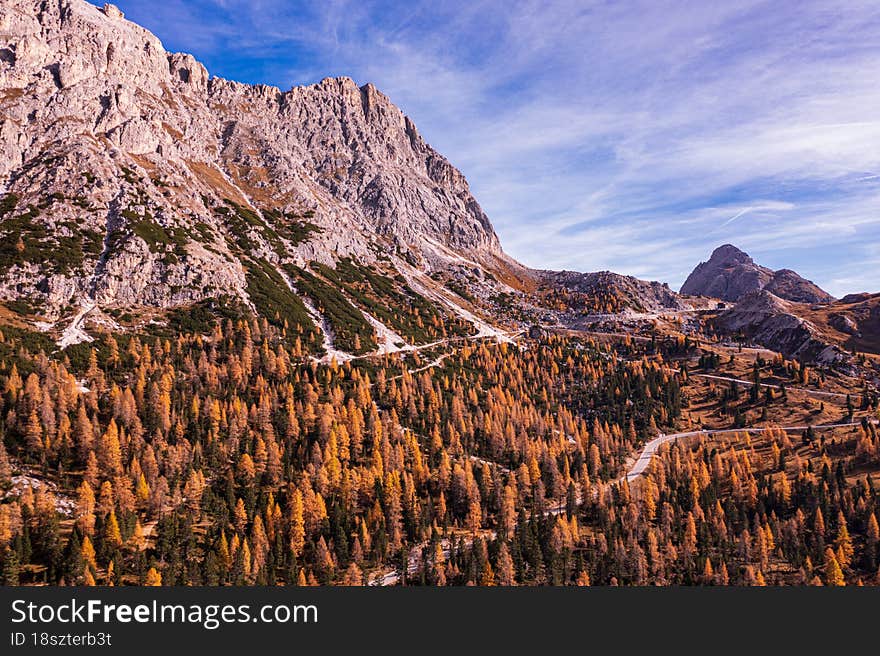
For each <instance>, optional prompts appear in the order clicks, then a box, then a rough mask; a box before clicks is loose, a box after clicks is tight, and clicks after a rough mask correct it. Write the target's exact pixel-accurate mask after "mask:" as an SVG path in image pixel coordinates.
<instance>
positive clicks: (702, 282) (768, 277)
mask: <svg viewBox="0 0 880 656" xmlns="http://www.w3.org/2000/svg"><path fill="white" fill-rule="evenodd" d="M759 290H767V291H768V292H771V293H773V294H775V295H776V296H779V297H780V298H784V299H786V300H789V301H795V302H801V303H828V302H830V301H832V300H834V299H833V297H832V296H831V295H830V294H828V293H827V292H825V291H823V290H822V289H820V288H819V287H818V286H816V285H815V284H814V283H812V282H811V281H809V280H806V279H805V278H802V277H801V276H800V275H798V274H797V273H795V272H794V271H792V270H791V269H780V270H778V271H774V270H772V269H768V268H767V267H764V266H761V265H759V264H757V263H756V262H755V261H754V260H753V259H752V258H751V257H750V256H749V255H748V254H747V253H745V252H744V251H742V250H740V249H739V248H737V247H736V246H733V245H732V244H724V245H723V246H719V247H718V248H716V249H715V250H714V251H712V255H711V257H710V258H709V260H708V261H707V262H701V263H700V264H698V265H697V267H696V268H695V269H694V270H693V272H691V274H690V275H689V276H688V278H687V280H685V282H684V284H683V285H682V286H681V293H682V294H687V295H691V296H709V297H713V298H719V299H721V300H723V301H737V300H739V299H740V298H741V297H742V296H744V295H746V294H748V293H750V292H755V291H759Z"/></svg>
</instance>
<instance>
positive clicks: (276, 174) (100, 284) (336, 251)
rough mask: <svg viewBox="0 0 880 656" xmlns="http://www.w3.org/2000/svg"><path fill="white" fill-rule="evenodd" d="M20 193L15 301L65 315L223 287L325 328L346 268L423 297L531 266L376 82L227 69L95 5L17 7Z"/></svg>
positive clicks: (11, 249)
mask: <svg viewBox="0 0 880 656" xmlns="http://www.w3.org/2000/svg"><path fill="white" fill-rule="evenodd" d="M0 192H2V196H0V239H2V246H0V274H2V276H0V300H5V301H7V302H10V303H17V304H18V305H19V306H20V307H29V308H32V309H34V315H35V316H39V318H40V319H41V320H43V321H47V322H50V323H51V322H56V321H58V320H59V319H62V318H68V319H69V318H70V317H72V316H73V317H74V318H76V317H77V316H78V315H76V314H75V312H76V309H77V308H78V307H84V308H87V309H88V310H87V311H88V312H90V313H91V316H92V317H95V316H97V315H99V314H101V313H110V314H109V315H108V316H105V317H104V320H106V321H110V322H111V323H112V321H113V316H112V315H113V314H114V312H115V315H119V314H120V312H122V313H126V312H128V310H129V309H131V308H145V307H146V308H165V309H167V308H174V307H180V306H186V305H189V304H193V303H200V302H202V303H204V302H214V301H216V300H217V299H221V298H222V299H227V300H228V299H232V300H233V301H235V302H236V303H239V304H241V305H242V306H247V307H250V308H251V309H256V310H258V311H260V312H261V313H262V314H264V315H269V316H270V317H274V318H275V319H278V320H279V321H280V320H281V319H279V316H280V315H279V312H281V314H283V313H284V312H283V311H282V310H283V309H284V308H288V309H289V307H290V306H293V305H297V304H298V301H297V299H298V298H299V297H308V298H304V301H305V307H299V310H300V315H301V316H299V318H298V320H301V323H302V324H303V325H307V324H309V323H310V322H313V323H315V324H319V325H321V324H323V323H325V322H324V319H325V318H326V317H323V316H321V314H322V313H321V312H320V310H321V309H322V308H321V307H318V306H323V307H324V308H325V309H326V308H327V307H328V306H330V305H334V304H331V303H330V302H329V301H328V300H327V299H326V298H317V297H318V296H321V294H320V293H317V292H314V289H315V288H316V287H320V288H321V289H325V286H326V284H330V285H331V286H334V285H335V286H336V287H339V284H341V283H340V281H339V280H336V281H334V280H332V278H333V277H334V275H335V274H334V273H333V271H334V270H335V267H336V265H337V263H339V262H349V263H354V264H352V265H351V266H353V267H355V269H353V270H357V272H358V273H357V274H354V273H352V274H351V275H350V276H349V278H350V280H349V281H348V282H349V283H350V286H352V290H353V289H354V286H356V285H357V284H361V282H362V281H359V280H354V278H356V277H362V275H364V272H363V271H360V269H358V268H357V267H367V268H369V269H370V271H372V273H373V274H377V272H380V273H381V275H382V276H383V280H382V281H381V283H380V282H376V286H378V287H382V286H384V288H385V291H386V292H387V293H388V294H390V293H391V288H392V287H393V288H394V290H395V293H401V294H403V296H401V297H400V298H399V299H398V300H399V301H403V300H406V299H408V300H406V302H401V303H399V305H403V306H406V305H411V303H412V302H416V301H414V300H413V299H415V298H416V297H417V296H424V294H427V293H428V292H430V291H431V290H430V289H428V288H429V287H431V284H432V283H431V281H430V279H429V278H427V276H426V274H427V273H429V272H431V271H435V270H452V271H455V270H458V269H465V270H467V271H468V272H469V273H468V275H469V276H471V277H474V276H475V277H476V278H479V282H480V284H484V285H489V286H495V287H499V288H505V287H506V286H505V285H504V282H502V281H507V282H510V283H511V284H517V281H518V280H520V279H521V278H523V277H526V276H527V272H526V271H525V269H523V268H522V267H521V266H520V265H518V264H517V263H516V262H514V261H513V260H511V259H510V258H509V257H507V256H506V255H505V254H504V252H503V251H502V250H501V246H500V244H499V241H498V237H497V236H496V234H495V232H494V230H493V228H492V225H491V223H490V222H489V219H488V218H487V216H486V214H485V213H484V212H483V210H482V209H481V208H480V205H479V204H478V203H477V201H476V200H475V199H474V198H473V196H472V195H471V193H470V191H469V188H468V184H467V181H466V180H465V178H464V176H463V175H462V174H461V173H460V172H459V171H458V170H457V169H455V168H454V167H453V166H452V165H451V164H450V163H449V162H448V161H447V160H446V159H445V158H444V157H443V156H442V155H440V154H439V153H437V152H436V151H435V150H434V149H433V148H431V146H429V145H428V144H427V143H426V142H425V141H424V140H423V139H422V137H421V136H420V135H419V133H418V131H417V129H416V127H415V125H414V124H413V122H412V121H411V120H410V119H409V118H408V117H406V116H405V115H404V114H403V112H402V111H401V110H400V109H399V108H397V107H396V106H395V105H393V104H392V103H391V101H390V100H389V99H388V98H387V97H386V96H385V95H383V94H382V93H381V92H379V91H378V90H377V89H376V88H375V87H374V86H373V85H371V84H366V85H364V86H360V87H359V86H357V85H356V84H355V83H354V82H353V81H352V80H351V79H349V78H344V77H343V78H332V79H331V78H328V79H325V80H323V81H322V82H320V83H318V84H314V85H310V86H303V87H295V88H293V89H291V90H289V91H284V92H282V91H281V90H279V89H278V88H275V87H271V86H264V85H247V84H240V83H237V82H231V81H227V80H224V79H220V78H216V77H210V76H209V75H208V72H207V71H206V70H205V68H204V66H202V64H200V63H199V62H198V61H196V60H195V59H194V58H193V57H192V56H190V55H187V54H181V53H169V52H166V51H165V49H164V48H163V46H162V44H161V42H160V41H159V39H157V38H156V37H155V36H154V35H153V34H151V33H150V32H148V31H147V30H145V29H143V28H141V27H139V26H138V25H135V24H134V23H131V22H129V21H127V20H125V18H124V17H123V15H122V13H121V12H120V11H119V10H118V9H117V8H116V7H114V6H113V5H104V7H103V9H98V8H97V7H95V6H93V5H91V4H89V3H87V2H84V1H83V0H62V1H60V2H43V1H41V0H4V2H3V5H2V7H0ZM321 266H325V267H329V270H320V267H321ZM315 276H317V278H318V280H317V281H315V280H313V279H312V278H313V277H315ZM419 281H421V282H419ZM419 286H421V287H422V288H423V289H422V292H423V293H422V292H416V291H415V290H414V287H419ZM305 288H309V289H312V292H313V293H311V294H310V295H309V294H308V293H306V292H303V289H305ZM352 290H349V292H347V293H346V298H338V297H337V298H335V299H334V303H335V305H334V307H337V308H338V307H339V306H340V304H347V303H349V302H350V301H351V298H352V297H353V296H354V294H355V292H354V291H352ZM328 293H329V292H328ZM377 293H378V292H377ZM337 296H338V294H337ZM374 300H375V299H374ZM386 300H387V299H386ZM440 300H441V301H442V302H440V301H438V303H437V304H439V305H440V306H443V307H445V308H446V309H447V310H449V312H450V313H452V314H456V313H457V314H462V313H460V312H459V311H458V309H457V306H456V305H455V303H456V300H455V297H454V296H453V297H449V296H448V295H446V296H444V297H443V298H442V299H440ZM450 303H451V304H452V308H451V309H450V308H449V307H448V306H449V305H450ZM299 305H302V304H299ZM357 305H358V306H357V307H352V308H346V309H344V310H340V312H341V313H342V314H346V313H347V314H352V313H354V314H361V313H364V312H365V305H367V303H366V302H362V303H360V304H357ZM305 312H308V314H309V315H310V316H309V317H306V316H305ZM116 318H118V316H117V317H116ZM282 318H284V319H286V320H288V324H290V320H292V319H293V317H292V316H288V317H286V318H285V317H282ZM367 319H368V320H369V323H370V324H371V325H370V328H371V329H372V331H373V332H374V333H375V332H376V331H377V330H379V331H380V332H381V331H382V328H381V327H380V328H377V327H376V326H375V324H376V323H378V320H377V319H376V318H375V317H374V316H371V317H367ZM327 328H328V329H329V332H332V331H333V327H332V326H327ZM325 332H327V331H325Z"/></svg>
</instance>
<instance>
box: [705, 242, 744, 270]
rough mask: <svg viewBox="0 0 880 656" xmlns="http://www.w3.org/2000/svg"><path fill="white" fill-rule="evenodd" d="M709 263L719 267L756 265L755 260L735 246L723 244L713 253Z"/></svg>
mask: <svg viewBox="0 0 880 656" xmlns="http://www.w3.org/2000/svg"><path fill="white" fill-rule="evenodd" d="M709 262H710V263H712V264H716V265H718V266H731V265H734V264H754V260H752V258H751V257H750V256H749V254H748V253H745V252H743V251H741V250H740V249H738V248H737V247H736V246H734V245H733V244H723V245H721V246H719V247H718V248H716V249H715V250H714V251H712V255H711V256H710V257H709Z"/></svg>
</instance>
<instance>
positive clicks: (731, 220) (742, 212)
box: [721, 207, 755, 228]
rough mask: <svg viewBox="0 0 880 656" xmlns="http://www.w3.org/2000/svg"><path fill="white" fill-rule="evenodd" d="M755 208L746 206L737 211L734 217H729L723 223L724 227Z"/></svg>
mask: <svg viewBox="0 0 880 656" xmlns="http://www.w3.org/2000/svg"><path fill="white" fill-rule="evenodd" d="M753 209H755V208H754V207H746V208H744V209H741V210H740V211H739V212H737V213H736V214H734V215H733V216H732V217H730V218H729V219H727V221H725V222H724V223H722V224H721V227H722V228H723V227H724V226H726V225H730V224H731V223H733V222H734V221H736V220H737V219H738V218H739V217H741V216H742V215H743V214H745V213H746V212H751V211H752V210H753Z"/></svg>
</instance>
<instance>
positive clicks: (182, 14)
mask: <svg viewBox="0 0 880 656" xmlns="http://www.w3.org/2000/svg"><path fill="white" fill-rule="evenodd" d="M117 4H118V5H119V7H120V8H121V9H122V10H123V11H124V12H125V13H126V16H127V17H128V18H130V19H132V20H134V21H136V22H138V23H140V24H142V25H144V26H145V27H147V28H149V29H150V30H151V31H153V32H154V33H155V34H156V35H157V36H158V37H159V38H160V39H161V40H162V42H163V43H164V45H165V46H166V48H167V49H169V50H183V51H187V52H191V53H193V54H194V55H195V56H196V57H197V58H198V59H200V60H201V61H202V62H204V63H205V65H206V66H207V67H208V70H209V72H210V73H211V74H212V75H217V76H221V77H226V78H231V79H236V80H240V81H244V82H263V83H268V84H274V85H277V86H279V87H281V88H282V89H287V88H290V87H291V86H293V85H297V84H308V83H312V82H316V81H318V80H320V79H322V78H324V77H326V76H336V75H348V76H350V77H352V78H354V79H355V80H356V81H357V82H358V83H360V84H362V83H365V82H373V83H374V84H375V85H376V86H377V87H378V88H379V89H380V90H382V91H383V92H385V93H386V94H387V95H388V96H389V97H390V98H391V99H392V100H393V101H394V102H395V103H397V104H398V105H399V106H400V107H401V108H403V110H404V111H405V112H406V113H407V114H409V115H410V116H411V117H412V118H413V120H414V121H415V122H416V124H417V125H418V127H419V130H420V132H421V133H422V135H423V136H424V137H425V139H426V140H427V141H428V142H429V143H431V144H432V145H433V146H434V147H435V148H437V149H438V150H439V151H440V152H442V153H443V154H444V155H446V156H447V157H448V158H449V159H450V160H451V161H452V163H453V164H455V165H456V166H458V167H459V168H460V169H461V170H462V171H463V172H464V173H465V175H466V176H467V177H468V180H469V182H470V184H471V188H472V190H473V192H474V195H475V196H476V198H477V200H478V201H479V202H480V203H481V204H482V206H483V208H484V209H485V210H486V212H487V214H488V215H489V217H490V218H491V220H492V222H493V224H494V225H495V228H496V230H497V232H498V234H499V236H500V237H501V241H502V244H503V245H504V248H505V250H507V251H508V252H509V253H510V254H511V255H513V256H514V257H516V258H518V259H519V260H521V261H523V262H524V263H526V264H528V265H530V266H534V267H541V268H557V269H558V268H567V269H574V270H580V271H593V270H599V269H611V270H614V271H618V272H621V273H627V274H632V275H637V276H639V277H643V278H651V279H658V280H663V281H667V282H669V283H670V284H671V285H672V286H673V287H676V288H677V287H678V286H679V285H680V284H681V282H683V280H684V278H685V277H686V276H687V274H688V273H689V271H690V270H691V268H693V266H694V265H695V264H696V263H697V262H699V261H700V260H705V259H706V258H707V257H708V255H709V253H710V252H711V250H712V249H713V248H714V247H715V246H718V245H719V244H722V243H725V242H731V243H734V244H736V245H737V246H739V247H741V248H743V249H744V250H746V251H748V252H749V253H750V254H751V255H752V256H753V257H754V258H755V259H756V260H757V261H759V262H761V263H763V264H766V265H767V266H770V267H773V268H781V267H789V268H793V269H796V270H798V271H799V272H800V273H801V274H802V275H804V276H806V277H808V278H811V279H813V280H814V281H816V282H817V283H819V284H820V285H821V286H823V287H824V288H826V289H827V290H828V291H830V292H831V293H833V294H836V295H842V294H845V293H848V292H854V291H863V290H870V291H880V3H878V2H861V1H859V0H846V1H842V2H810V1H808V0H807V1H803V2H794V1H792V0H776V1H775V2H750V1H745V2H733V1H725V2H723V3H710V2H705V1H702V0H701V1H697V2H684V1H679V2H664V1H663V0H649V1H645V2H641V1H630V2H624V1H619V2H612V1H610V0H609V1H607V2H590V1H589V0H579V1H571V2H569V1H560V2H553V1H549V2H548V1H543V2H515V1H511V2H503V1H501V0H495V1H492V2H480V1H479V0H474V1H470V2H459V1H457V0H453V1H451V2H437V1H436V0H434V1H433V2H370V1H368V0H367V1H363V0H362V1H355V2H347V1H339V0H325V1H323V2H282V1H280V0H250V1H248V0H192V1H183V0H163V1H162V2H155V1H154V0H118V1H117ZM713 5H717V6H713Z"/></svg>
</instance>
